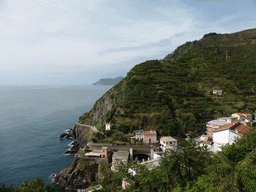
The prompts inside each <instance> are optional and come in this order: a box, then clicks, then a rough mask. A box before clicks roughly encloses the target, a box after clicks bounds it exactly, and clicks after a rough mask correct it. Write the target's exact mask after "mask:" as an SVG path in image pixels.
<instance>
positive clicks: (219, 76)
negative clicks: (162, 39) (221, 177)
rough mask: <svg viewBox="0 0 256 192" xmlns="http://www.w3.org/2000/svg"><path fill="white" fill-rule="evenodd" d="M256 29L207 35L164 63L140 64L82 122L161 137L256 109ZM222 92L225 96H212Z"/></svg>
mask: <svg viewBox="0 0 256 192" xmlns="http://www.w3.org/2000/svg"><path fill="white" fill-rule="evenodd" d="M255 51H256V29H250V30H246V31H242V32H237V33H233V34H216V33H210V34H206V35H205V36H204V37H203V38H202V39H200V40H199V41H193V42H187V43H185V44H184V45H181V46H180V47H178V48H177V49H176V50H175V51H174V52H173V53H171V54H169V55H167V56H166V57H165V58H164V59H163V60H152V61H146V62H144V63H141V64H138V65H136V66H135V67H134V68H132V69H131V70H130V72H128V73H127V76H126V77H125V78H124V79H123V80H122V81H121V82H120V83H119V84H117V85H116V86H114V87H113V88H111V89H110V90H109V91H108V92H107V93H106V94H104V96H102V98H100V99H99V100H98V101H97V102H96V103H95V105H94V107H93V109H92V110H90V111H89V112H86V113H85V114H84V115H82V116H81V117H80V118H79V122H80V123H86V124H90V125H95V126H96V127H98V128H101V129H103V127H104V124H105V122H109V121H110V122H113V123H114V124H115V125H116V127H117V129H118V130H119V131H122V132H129V131H132V130H134V129H144V130H149V129H156V130H158V132H159V133H160V134H162V135H169V134H171V135H180V136H182V135H184V134H185V133H187V132H191V133H198V132H201V131H203V130H205V123H206V121H208V120H210V119H213V118H217V117H220V116H228V115H229V114H231V113H234V112H246V113H254V111H255V109H256V97H255V91H256V53H255ZM213 90H222V91H223V95H222V96H217V95H214V94H213Z"/></svg>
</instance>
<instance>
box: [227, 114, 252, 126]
mask: <svg viewBox="0 0 256 192" xmlns="http://www.w3.org/2000/svg"><path fill="white" fill-rule="evenodd" d="M231 116H232V117H236V118H237V119H238V121H240V122H241V123H243V124H245V125H247V124H250V123H251V122H252V115H251V114H249V113H233V114H232V115H231Z"/></svg>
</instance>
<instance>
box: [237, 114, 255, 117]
mask: <svg viewBox="0 0 256 192" xmlns="http://www.w3.org/2000/svg"><path fill="white" fill-rule="evenodd" d="M235 114H237V115H239V116H242V117H245V116H252V115H251V114H249V113H235Z"/></svg>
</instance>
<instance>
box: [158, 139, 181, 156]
mask: <svg viewBox="0 0 256 192" xmlns="http://www.w3.org/2000/svg"><path fill="white" fill-rule="evenodd" d="M177 146H178V140H177V139H174V138H172V137H171V136H164V137H161V138H160V148H161V149H162V151H163V152H165V150H166V149H172V150H176V148H177Z"/></svg>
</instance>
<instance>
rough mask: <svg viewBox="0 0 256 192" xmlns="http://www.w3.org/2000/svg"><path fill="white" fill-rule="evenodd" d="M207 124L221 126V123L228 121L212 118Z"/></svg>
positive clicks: (224, 123)
mask: <svg viewBox="0 0 256 192" xmlns="http://www.w3.org/2000/svg"><path fill="white" fill-rule="evenodd" d="M207 124H214V125H220V126H223V125H226V124H228V122H226V121H222V120H212V121H209V122H207Z"/></svg>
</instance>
